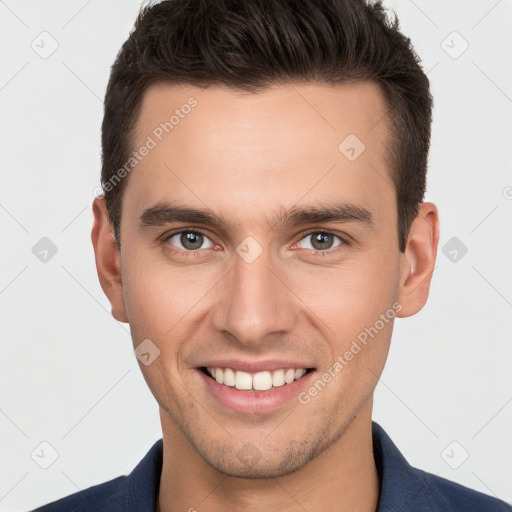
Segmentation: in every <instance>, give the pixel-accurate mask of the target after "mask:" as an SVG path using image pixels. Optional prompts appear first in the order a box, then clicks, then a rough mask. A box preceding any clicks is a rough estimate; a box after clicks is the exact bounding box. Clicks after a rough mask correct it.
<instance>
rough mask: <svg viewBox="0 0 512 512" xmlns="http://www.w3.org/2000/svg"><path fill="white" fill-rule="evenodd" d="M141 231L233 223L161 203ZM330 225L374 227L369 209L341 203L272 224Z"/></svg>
mask: <svg viewBox="0 0 512 512" xmlns="http://www.w3.org/2000/svg"><path fill="white" fill-rule="evenodd" d="M139 222H140V224H139V229H140V230H144V229H145V228H150V227H161V226H165V225H166V224H171V223H174V222H182V223H190V224H204V225H207V226H211V227H217V228H220V229H224V230H229V228H230V227H231V224H230V222H229V221H228V219H226V217H224V216H223V215H221V214H217V213H215V212H213V211H212V210H210V209H208V208H191V207H188V206H183V205H180V204H177V203H171V202H167V201H160V202H158V203H156V204H155V205H153V206H151V207H150V208H147V209H146V210H144V212H143V213H142V214H141V215H140V217H139ZM327 222H338V223H348V222H356V223H360V224H363V225H367V226H370V227H371V226H372V225H373V218H372V214H371V212H370V211H368V210H367V209H366V208H364V207H362V206H359V205H356V204H352V203H337V204H327V205H319V206H317V205H315V206H313V205H312V206H304V207H300V208H297V207H292V208H291V209H289V210H285V209H282V210H281V211H280V212H278V213H277V214H274V215H273V216H272V217H271V219H270V220H269V222H268V225H269V226H270V228H271V229H275V228H281V227H296V226H301V225H304V224H322V223H327Z"/></svg>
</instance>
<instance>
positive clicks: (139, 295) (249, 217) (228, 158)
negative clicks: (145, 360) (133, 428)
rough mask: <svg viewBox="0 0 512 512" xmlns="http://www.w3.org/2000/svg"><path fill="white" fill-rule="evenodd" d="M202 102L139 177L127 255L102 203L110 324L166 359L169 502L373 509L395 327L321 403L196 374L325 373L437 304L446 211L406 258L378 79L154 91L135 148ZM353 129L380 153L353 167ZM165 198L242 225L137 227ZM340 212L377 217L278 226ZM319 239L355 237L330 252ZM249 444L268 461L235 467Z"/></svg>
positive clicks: (165, 483)
mask: <svg viewBox="0 0 512 512" xmlns="http://www.w3.org/2000/svg"><path fill="white" fill-rule="evenodd" d="M191 96H192V97H194V98H195V99H196V100H197V101H198V105H197V106H196V107H195V108H194V109H193V110H192V111H191V112H190V114H188V115H187V116H186V117H185V118H184V119H181V120H180V123H179V125H177V126H175V128H174V129H173V131H172V132H171V133H170V134H169V135H167V136H165V137H164V138H163V139H162V141H161V142H159V143H158V144H157V146H156V147H155V148H154V149H152V150H151V151H150V152H149V154H148V155H147V156H146V157H145V158H144V159H143V160H142V161H141V162H140V163H139V164H138V165H137V166H136V167H135V168H134V169H133V170H132V171H131V174H130V175H129V179H128V182H127V186H126V189H125V191H124V196H123V206H122V216H121V218H122V221H121V252H119V250H118V248H117V246H116V244H115V241H114V237H113V230H112V226H111V225H110V223H109V221H108V216H107V213H106V208H105V202H104V199H102V198H97V199H95V200H94V204H93V211H94V218H95V222H94V227H93V230H92V240H93V245H94V250H95V255H96V264H97V270H98V275H99V279H100V282H101V285H102V288H103V290H104V292H105V293H106V295H107V296H108V298H109V300H110V302H111V305H112V314H113V316H114V317H115V318H116V319H117V320H119V321H121V322H128V323H129V324H130V328H131V332H132V337H133V344H134V347H137V346H138V344H139V343H141V342H142V340H144V339H147V338H149V339H150V340H151V341H152V342H153V343H154V344H155V345H156V346H157V347H158V348H159V350H160V356H159V357H158V358H156V359H155V360H154V362H153V363H152V364H150V365H149V366H145V365H142V364H141V363H140V362H139V364H140V366H141V370H142V372H143V375H144V378H145V379H146V382H147V383H148V386H149V388H150V389H151V391H152V393H153V395H154V396H155V398H156V400H157V401H158V403H159V406H160V417H161V423H162V432H163V442H164V462H163V469H162V477H161V484H160V492H159V500H158V503H159V504H158V507H159V508H158V510H160V511H162V512H163V511H166V512H174V511H178V510H180V511H183V510H190V509H191V508H192V510H193V508H196V509H197V510H200V511H203V510H207V511H222V510H237V511H238V510H240V511H241V510H244V511H248V512H251V511H256V510H258V511H259V510H265V511H274V510H275V511H277V510H279V511H280V512H282V511H295V510H301V511H303V510H333V511H334V510H336V511H361V512H366V511H368V512H370V511H375V510H376V509H377V504H378V485H379V481H378V475H377V471H376V467H375V461H374V458H373V451H372V437H371V419H372V399H373V392H374V389H375V386H376V384H377V381H378V378H379V376H380V374H381V372H382V370H383V366H384V363H385V360H386V357H387V354H388V349H389V344H390V340H391V334H392V327H393V321H390V322H389V323H387V324H385V326H384V328H383V329H381V330H380V331H379V333H378V335H377V336H375V337H374V338H373V339H372V340H371V342H369V343H368V344H367V345H366V346H365V347H364V348H363V349H362V350H361V351H360V352H359V353H358V354H357V355H356V356H354V358H353V359H352V360H351V361H349V362H348V364H347V365H346V366H345V367H344V368H343V370H342V371H341V372H339V373H338V374H336V377H335V378H333V379H332V380H331V382H330V383H329V384H328V385H327V386H325V388H324V389H322V391H321V392H319V393H318V394H317V395H316V396H315V397H314V398H312V399H311V401H310V402H309V403H308V404H306V405H303V404H301V403H300V402H299V401H298V400H295V399H294V400H290V401H289V402H288V403H286V404H285V405H284V406H282V407H280V408H278V409H277V410H274V411H271V412H266V413H258V411H257V410H255V411H253V412H252V413H241V412H235V411H233V410H229V409H227V408H225V407H223V406H221V405H220V404H219V403H218V402H217V400H216V398H215V397H214V396H213V395H212V394H211V393H210V392H209V391H208V389H207V387H206V386H205V385H204V383H203V380H202V378H201V377H200V376H199V374H198V370H197V366H198V365H199V364H200V362H201V361H204V360H205V359H206V360H207V359H208V358H214V357H223V358H237V359H242V360H251V361H254V360H261V359H292V360H297V359H298V358H300V361H306V362H308V366H309V367H312V368H315V370H316V372H317V377H321V375H322V374H323V373H325V372H326V371H328V368H329V367H332V365H333V363H334V362H335V361H336V358H337V357H338V356H340V355H343V354H344V353H345V352H346V351H347V350H348V349H349V348H350V345H351V343H352V341H353V340H355V339H356V338H357V335H358V334H359V333H360V332H361V331H363V330H364V329H365V327H369V326H372V325H374V324H375V322H376V321H377V320H378V319H379V315H381V314H383V313H385V312H386V310H388V309H389V308H391V307H392V305H393V304H394V303H396V302H398V303H399V304H400V305H401V310H400V312H399V313H398V314H397V316H400V317H407V316H410V315H414V314H415V313H417V312H418V311H419V310H420V309H421V308H422V307H423V306H424V304H425V302H426V300H427V297H428V291H429V286H430V280H431V276H432V272H433V270H434V265H435V258H436V252H437V245H438V240H439V220H438V213H437V209H436V207H435V205H433V204H432V203H423V204H422V205H421V206H420V209H419V214H418V216H417V218H416V219H415V220H414V222H413V224H412V226H411V229H410V233H409V237H408V241H407V248H406V250H405V252H404V253H401V252H400V251H399V249H398V239H397V236H398V235H397V227H396V226H397V207H396V198H395V190H394V188H393V186H392V185H391V180H390V171H389V169H388V168H387V164H386V146H387V141H388V124H387V116H386V111H385V104H384V99H383V96H382V94H381V92H380V90H379V89H378V88H377V86H375V85H374V84H371V83H359V84H351V85H337V86H334V87H333V86H327V85H318V84H305V83H296V84H293V85H292V84H289V85H286V86H284V85H283V86H276V87H272V88H269V89H266V90H265V91H262V92H260V93H257V94H248V93H241V92H239V91H238V92H236V91H233V90H229V89H226V88H221V87H214V88H208V89H200V88H197V87H193V86H171V85H155V86H152V87H151V88H149V89H148V90H147V92H146V93H145V95H144V98H143V103H142V108H141V111H140V115H139V119H138V122H137V133H136V141H135V144H134V146H135V147H136V148H138V147H140V146H141V145H142V144H144V141H145V140H146V137H147V136H148V134H151V132H152V131H153V130H154V128H155V127H156V126H158V125H159V124H160V123H161V122H163V121H165V120H166V119H168V118H169V116H170V115H171V114H172V113H173V111H174V109H176V108H180V106H181V105H183V104H185V103H186V102H187V100H188V99H189V98H190V97H191ZM349 134H356V135H357V137H359V139H360V140H361V141H363V142H364V144H365V146H366V149H365V151H364V152H363V153H362V154H361V155H360V156H359V157H358V158H357V159H356V160H355V161H353V162H351V161H349V160H348V159H347V158H346V157H345V156H344V155H343V154H342V153H341V152H340V151H339V150H338V145H339V144H340V142H342V141H343V140H344V139H345V138H346V137H347V135H349ZM162 200H169V201H170V200H172V201H178V202H179V203H180V204H183V205H187V206H189V207H192V208H205V207H207V208H209V209H210V210H212V211H214V212H216V213H218V214H222V215H223V216H224V217H225V218H226V219H227V220H228V222H229V228H228V229H220V228H218V227H212V226H207V225H202V224H190V223H184V222H176V223H173V224H166V225H164V226H160V227H151V228H147V229H140V221H139V217H140V215H141V214H142V213H143V212H144V210H146V209H147V208H149V207H151V206H153V205H154V204H155V203H157V202H159V201H162ZM331 202H344V203H351V204H354V205H358V206H360V207H363V208H365V209H367V210H368V211H369V212H370V213H371V215H372V224H371V225H368V224H367V223H364V222H356V221H352V222H326V223H322V224H311V225H307V224H306V225H300V226H293V227H290V226H288V227H286V226H272V225H269V223H268V220H269V219H270V218H271V217H272V216H273V215H275V214H276V213H279V212H280V211H282V210H288V209H290V208H292V207H295V208H298V207H303V206H306V205H309V206H311V205H313V206H322V205H325V204H327V203H331ZM186 228H188V229H190V228H198V229H201V230H202V231H203V232H204V234H205V236H206V238H205V239H204V243H203V245H202V246H201V248H200V249H196V250H195V251H194V250H190V249H188V253H191V252H194V254H188V256H187V255H185V253H186V252H187V248H186V247H184V246H183V245H182V244H180V241H179V236H178V237H174V238H173V239H172V240H171V239H170V238H168V237H169V235H171V234H173V233H176V232H177V231H179V229H186ZM311 230H313V231H314V233H318V232H319V231H320V232H322V231H326V230H328V231H332V232H333V233H335V234H336V236H340V237H341V238H340V239H337V238H336V237H334V238H333V247H332V248H327V249H325V250H317V251H316V253H315V250H314V246H312V245H311V244H312V238H313V237H312V236H311ZM164 235H165V236H164ZM308 235H309V236H308ZM248 236H251V237H253V238H254V239H255V240H256V241H257V242H258V243H259V245H260V246H261V248H262V250H263V252H262V253H261V255H260V256H259V257H258V258H257V259H256V260H255V261H254V262H252V263H247V262H246V261H244V259H242V258H241V257H240V256H239V255H238V253H237V252H236V248H237V246H239V244H240V243H241V242H242V241H243V240H244V239H245V238H246V237H248ZM166 237H167V238H166ZM341 240H344V242H342V243H341V245H338V244H339V243H340V241H341ZM173 244H174V245H173ZM203 247H204V248H203ZM316 247H318V246H316ZM314 253H315V254H314ZM248 443H252V446H253V449H254V447H256V450H257V453H258V454H259V458H258V460H256V462H254V461H253V463H251V464H249V463H247V461H246V460H244V459H243V458H239V457H237V454H238V452H239V450H242V449H243V448H244V446H246V445H248Z"/></svg>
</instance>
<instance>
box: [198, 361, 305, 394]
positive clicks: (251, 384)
mask: <svg viewBox="0 0 512 512" xmlns="http://www.w3.org/2000/svg"><path fill="white" fill-rule="evenodd" d="M200 370H201V371H202V372H203V373H204V374H205V375H206V376H208V377H210V378H211V379H213V380H214V381H216V382H217V384H221V385H223V386H226V387H229V388H233V389H236V390H238V391H248V392H251V391H268V390H271V389H274V388H280V387H281V386H287V385H289V384H292V383H293V382H295V381H298V380H301V379H302V378H303V377H304V376H305V375H306V374H308V373H311V372H312V371H314V368H279V369H276V370H263V371H259V372H254V373H251V372H245V371H242V370H235V369H233V368H221V367H206V366H202V367H201V368H200Z"/></svg>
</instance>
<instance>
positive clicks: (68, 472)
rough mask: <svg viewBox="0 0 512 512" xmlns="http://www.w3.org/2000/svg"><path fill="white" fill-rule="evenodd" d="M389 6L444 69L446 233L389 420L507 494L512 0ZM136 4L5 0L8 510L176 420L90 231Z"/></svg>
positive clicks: (93, 470)
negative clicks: (144, 367)
mask: <svg viewBox="0 0 512 512" xmlns="http://www.w3.org/2000/svg"><path fill="white" fill-rule="evenodd" d="M387 5H388V6H390V7H393V8H394V9H396V11H397V13H398V14H399V17H400V19H401V23H402V27H403V30H404V32H405V33H406V34H407V35H409V36H410V37H411V38H412V40H413V43H414V44H415V47H416V50H417V52H418V53H419V55H420V56H421V57H422V59H423V62H424V68H425V70H426V71H428V76H429V78H430V80H431V83H432V90H433V95H434V98H435V120H434V126H433V139H432V149H431V157H430V171H429V181H428V192H427V195H426V200H430V201H433V202H434V203H436V204H437V205H438V207H439V210H440V216H441V242H440V250H439V254H438V262H437V267H436V270H435V273H434V277H433V282H432V289H431V295H430V299H429V302H428V304H427V306H426V307H425V308H424V309H423V310H422V311H421V312H420V313H419V314H418V315H416V316H415V317H412V318H409V319H398V320H397V321H396V322H395V332H394V336H393V342H392V347H391V353H390V356H389V360H388V363H387V366H386V368H385V370H384V373H383V375H382V379H381V381H380V383H379V385H378V387H377V391H376V396H375V415H374V418H375V420H376V421H378V422H379V423H380V424H381V425H382V426H383V427H384V428H385V429H386V430H387V431H388V433H389V434H390V435H391V437H392V439H393V440H394V441H395V443H396V444H397V445H398V447H399V448H400V449H401V450H402V452H403V453H404V455H405V456H406V457H407V458H408V460H409V462H410V463H411V464H413V465H415V466H417V467H419V468H422V469H425V470H427V471H429V472H432V473H435V474H438V475H441V476H443V477H446V478H449V479H451V480H454V481H457V482H460V483H462V484H464V485H467V486H469V487H472V488H474V489H478V490H480V491H483V492H485V493H487V494H491V495H496V496H498V497H500V498H502V499H505V500H507V501H512V487H511V486H510V481H511V480H510V478H511V475H512V440H511V436H510V432H511V425H512V403H511V402H512V386H511V385H510V384H511V380H510V368H511V363H512V343H510V342H511V331H512V315H511V313H512V271H511V262H512V237H511V235H510V233H512V229H511V228H512V216H511V212H512V200H511V199H512V175H511V172H510V169H511V164H512V158H511V150H510V147H511V142H510V141H512V133H511V132H512V123H511V117H512V115H511V114H512V90H511V89H512V87H511V86H512V66H510V62H512V51H511V50H512V42H511V38H510V31H511V28H512V27H511V19H512V18H511V15H512V2H511V1H510V0H501V1H496V0H488V1H483V0H478V1H468V0H459V1H447V0H443V1H441V0H438V1H420V0H415V1H412V0H403V1H394V2H387ZM138 7H139V2H138V0H131V1H127V0H109V1H101V2H100V1H99V0H92V1H91V0H89V1H84V0H73V1H70V0H66V1H51V2H50V1H40V0H37V1H36V0H33V1H27V0H19V1H15V0H5V1H0V52H1V53H0V63H1V68H0V71H1V75H0V91H1V92H0V101H1V115H0V162H1V167H2V175H1V188H0V221H1V233H0V236H1V249H2V250H1V260H0V326H1V345H0V350H1V352H0V365H1V373H0V440H1V452H0V461H1V463H0V510H2V511H19V510H26V509H29V508H32V507H35V506H36V505H39V504H42V503H46V502H48V501H51V500H54V499H57V498H59V497H61V496H64V495H67V494H70V493H73V492H75V491H77V490H79V489H83V488H86V487H88V486H90V485H93V484H96V483H100V482H103V481H106V480H108V479H111V478H113V477H115V476H118V475H120V474H126V473H128V472H129V471H131V469H132V468H133V467H134V466H135V465H136V463H137V462H138V461H139V460H140V459H141V458H142V456H143V455H144V454H145V453H146V451H147V450H148V449H149V447H150V446H151V445H152V444H153V443H154V441H156V440H157V439H158V438H159V437H160V436H161V430H160V423H159V417H158V409H157V406H156V402H155V400H154V399H153V397H152V395H151V394H150V392H149V390H148V389H147V387H146V384H145V382H144V380H143V378H142V376H141V373H140V370H139V368H138V365H137V361H136V359H135V357H134V354H133V350H132V345H131V339H130V335H129V329H128V326H127V325H125V324H121V323H118V322H117V321H115V320H114V319H113V318H112V317H111V315H110V306H109V303H108V301H107V299H106V297H105V296H104V295H103V292H102V290H101V288H100V285H99V282H98V279H97V275H96V269H95V264H94V255H93V250H92V245H91V242H90V230H91V227H92V213H91V202H92V199H93V191H94V189H95V188H96V187H97V186H98V185H99V172H100V123H101V120H102V114H103V111H102V99H103V95H104V91H105V87H106V84H107V80H108V76H109V68H110V65H111V64H112V62H113V60H114V57H115V55H116V53H117V51H118V49H119V47H120V46H121V44H122V42H123V41H124V40H125V39H126V37H127V35H128V31H129V30H130V28H131V27H132V24H133V21H134V19H135V16H136V13H137V11H138ZM44 31H46V32H48V33H49V34H50V36H48V35H44V34H43V35H40V34H41V32H44ZM454 31H456V32H457V34H453V32H454ZM53 39H54V40H55V41H56V42H57V43H58V48H57V49H56V51H55V52H54V53H53V54H52V55H50V56H47V55H44V56H47V58H46V59H43V58H41V57H40V56H39V54H38V53H37V52H39V53H44V52H49V51H50V50H51V49H52V44H53V45H54V44H55V43H54V42H53ZM466 42H467V43H466ZM31 44H32V45H33V46H34V48H35V49H33V48H32V47H31ZM466 44H468V45H469V47H468V48H467V49H466V51H464V53H462V54H460V53H461V51H462V50H464V48H465V46H466ZM459 54H460V55H459ZM42 237H48V238H49V239H50V240H51V241H52V242H53V244H55V246H56V247H57V249H58V252H57V253H56V254H55V255H54V256H53V257H51V258H48V259H49V261H47V262H46V263H43V262H41V261H40V260H39V259H38V258H37V257H36V256H35V255H34V254H33V252H32V248H33V246H34V245H35V244H36V243H37V242H38V241H39V240H40V239H41V238H42ZM453 237H457V239H458V240H456V241H455V242H453V241H452V242H451V243H452V244H453V243H455V244H458V246H459V247H458V248H457V246H456V245H455V246H453V247H452V246H451V245H448V246H447V248H446V249H445V252H446V253H447V255H445V254H444V253H443V251H442V248H443V247H445V246H446V244H447V243H448V242H449V241H450V240H451V239H452V238H453ZM461 243H463V244H464V245H465V246H466V247H467V249H468V251H467V254H465V255H462V252H461V250H460V244H461ZM454 249H455V250H456V251H458V252H457V254H455V253H453V250H454ZM450 252H451V254H450ZM455 256H457V259H456V261H455V262H454V261H452V259H453V258H454V257H455ZM454 441H455V444H453V442H454ZM42 442H47V443H49V444H50V445H51V446H52V447H53V449H54V450H56V452H58V458H57V459H56V460H55V462H54V463H53V464H52V465H51V466H50V467H49V468H48V469H42V468H41V467H40V465H41V464H43V465H44V464H48V463H50V462H51V461H52V449H51V448H49V447H48V445H40V443H42ZM34 450H35V452H34ZM466 452H467V454H469V457H468V458H467V460H465V461H464V457H465V456H466ZM31 453H34V455H33V457H34V458H32V457H31ZM37 454H39V457H38V456H37ZM462 461H464V462H462ZM451 466H453V467H455V466H459V467H458V469H453V467H451Z"/></svg>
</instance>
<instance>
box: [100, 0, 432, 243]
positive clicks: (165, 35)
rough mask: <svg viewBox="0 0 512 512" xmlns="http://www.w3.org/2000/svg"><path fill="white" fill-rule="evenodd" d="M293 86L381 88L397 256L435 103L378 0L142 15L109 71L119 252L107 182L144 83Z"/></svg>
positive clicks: (106, 120)
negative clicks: (393, 193)
mask: <svg viewBox="0 0 512 512" xmlns="http://www.w3.org/2000/svg"><path fill="white" fill-rule="evenodd" d="M292 81H299V82H311V83H320V84H322V83H323V84H332V85H335V84H341V83H348V82H362V81H371V82H374V83H376V84H378V85H379V87H380V88H381V90H382V92H383V94H384V97H385V99H386V102H387V111H388V116H389V121H390V127H391V130H390V132H391V133H390V151H389V154H388V161H389V167H390V169H391V171H390V174H391V178H392V181H393V183H394V186H395V190H396V198H397V211H398V226H397V229H398V240H399V249H400V251H402V252H403V251H404V250H405V246H406V241H407V235H408V233H409V228H410V225H411V222H412V221H413V220H414V218H415V217H416V216H417V214H418V206H419V204H420V203H421V202H422V200H423V196H424V193H425V187H426V171H427V159H428V150H429V145H430V127H431V122H432V97H431V95H430V90H429V81H428V78H427V76H426V75H425V73H424V72H423V70H422V69H421V67H420V64H419V58H418V56H417V55H416V53H415V51H414V49H413V47H412V44H411V42H410V39H408V38H407V37H405V36H404V35H403V34H402V33H401V32H400V31H399V24H398V20H397V18H396V15H395V16H394V18H393V19H390V17H389V16H388V14H387V13H386V11H385V9H384V8H383V7H382V5H381V3H380V2H373V3H372V2H369V1H364V0H165V1H162V2H161V3H158V4H156V5H150V6H146V7H143V8H142V9H141V12H140V13H139V16H138V18H137V20H136V22H135V27H134V29H133V31H132V32H131V33H130V35H129V37H128V39H127V40H126V42H125V43H124V44H123V46H122V48H121V50H120V52H119V54H118V55H117V58H116V60H115V63H114V65H113V66H112V71H111V75H110V81H109V84H108V87H107V91H106V95H105V113H104V117H103V124H102V172H101V179H102V186H103V190H104V196H105V200H106V204H107V210H108V214H109V219H110V222H111V223H112V225H113V228H114V234H115V237H116V241H117V244H118V247H119V248H120V247H121V245H120V243H121V241H120V222H121V218H120V217H121V201H122V195H123V189H124V187H125V185H126V181H127V178H128V176H126V177H125V178H124V179H122V180H120V181H119V183H117V184H116V186H109V187H106V186H105V184H107V183H109V180H112V178H113V177H115V173H116V172H117V171H118V170H119V169H120V168H122V167H123V165H126V162H127V161H128V159H129V157H130V153H131V146H132V145H133V140H132V139H133V135H134V131H135V130H134V129H135V124H136V122H137V118H138V113H139V111H140V105H141V102H142V97H143V94H144V92H145V91H146V90H147V88H148V87H149V86H150V85H152V84H154V83H157V82H165V83H169V84H190V85H195V86H198V87H208V86H215V85H223V86H228V87H231V88H233V89H237V90H244V91H249V92H258V91H261V90H262V89H265V88H266V87H269V86H272V85H274V84H286V83H287V82H288V83H289V82H292ZM123 175H124V174H123ZM111 183H112V181H110V184H111Z"/></svg>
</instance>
